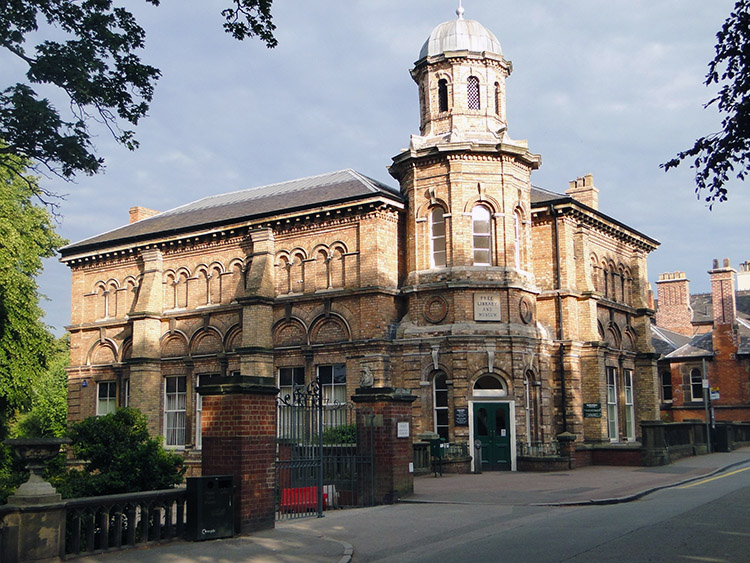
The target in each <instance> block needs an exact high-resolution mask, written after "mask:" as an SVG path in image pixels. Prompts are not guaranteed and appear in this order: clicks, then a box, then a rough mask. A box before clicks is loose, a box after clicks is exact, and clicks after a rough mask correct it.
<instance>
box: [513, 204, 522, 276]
mask: <svg viewBox="0 0 750 563" xmlns="http://www.w3.org/2000/svg"><path fill="white" fill-rule="evenodd" d="M513 257H514V259H515V264H516V268H518V269H521V214H520V213H519V212H518V210H516V211H514V212H513Z"/></svg>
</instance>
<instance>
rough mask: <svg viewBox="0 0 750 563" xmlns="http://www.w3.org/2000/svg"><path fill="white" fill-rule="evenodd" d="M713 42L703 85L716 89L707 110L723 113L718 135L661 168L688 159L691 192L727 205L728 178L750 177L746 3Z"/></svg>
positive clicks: (746, 0)
mask: <svg viewBox="0 0 750 563" xmlns="http://www.w3.org/2000/svg"><path fill="white" fill-rule="evenodd" d="M716 38H717V40H718V41H717V44H716V56H715V57H714V60H713V61H711V62H710V63H709V65H708V75H707V76H706V81H705V84H706V86H711V85H712V84H716V85H718V86H721V88H720V90H719V94H718V95H717V96H716V97H714V98H712V99H711V100H710V101H709V102H708V103H707V104H706V107H708V106H711V105H713V104H716V106H717V108H718V110H719V112H720V113H722V114H724V118H723V119H722V122H721V126H722V130H721V131H719V132H717V133H712V134H709V135H706V136H704V137H701V138H699V139H697V140H696V141H695V144H694V145H693V147H692V148H690V149H688V150H685V151H682V152H680V153H678V154H677V155H676V156H675V158H673V159H671V160H669V161H668V162H666V163H664V164H662V165H661V166H662V168H664V169H665V170H669V169H671V168H675V167H677V166H679V165H680V164H682V162H683V161H685V160H691V159H692V161H693V162H692V165H691V168H693V169H694V170H695V184H696V188H695V192H696V194H698V195H699V196H703V197H704V198H705V201H706V202H707V203H709V204H710V205H713V204H714V203H715V202H716V201H719V202H721V201H726V199H727V194H728V192H727V188H726V183H727V182H729V181H730V179H731V176H735V177H736V178H738V179H739V180H745V178H746V177H747V175H748V173H750V0H739V1H738V2H737V3H736V4H735V6H734V10H733V11H732V13H731V14H730V15H729V18H728V19H727V21H726V22H725V23H724V25H723V26H722V28H721V30H720V31H719V32H718V33H717V34H716Z"/></svg>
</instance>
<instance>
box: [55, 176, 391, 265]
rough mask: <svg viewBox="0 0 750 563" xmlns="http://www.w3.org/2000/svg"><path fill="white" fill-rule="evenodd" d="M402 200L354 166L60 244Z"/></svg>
mask: <svg viewBox="0 0 750 563" xmlns="http://www.w3.org/2000/svg"><path fill="white" fill-rule="evenodd" d="M377 195H380V196H384V197H386V198H388V199H391V200H395V201H398V202H403V199H402V197H401V195H400V193H399V190H398V188H393V187H391V186H388V185H386V184H383V183H381V182H378V181H377V180H373V179H372V178H368V177H367V176H364V175H362V174H359V173H358V172H355V171H354V170H351V169H347V170H340V171H338V172H329V173H327V174H321V175H318V176H310V177H308V178H300V179H297V180H291V181H288V182H280V183H277V184H270V185H267V186H259V187H256V188H250V189H245V190H240V191H236V192H230V193H224V194H219V195H212V196H208V197H204V198H203V199H199V200H198V201H194V202H192V203H188V204H186V205H182V206H180V207H176V208H174V209H171V210H169V211H164V212H163V213H159V214H158V215H154V216H153V217H149V218H147V219H142V220H140V221H137V222H135V223H131V224H129V225H125V226H123V227H119V228H117V229H114V230H112V231H109V232H106V233H103V234H100V235H97V236H95V237H91V238H88V239H85V240H82V241H80V242H75V243H73V244H69V245H67V246H65V247H63V248H62V249H61V250H60V254H61V255H62V257H63V258H65V257H66V256H70V255H71V254H74V253H76V252H81V251H86V250H91V249H94V248H96V247H99V246H105V245H108V244H112V243H115V242H116V243H124V242H137V241H142V240H148V239H152V238H155V237H158V236H165V235H171V234H177V233H180V232H185V231H192V230H197V229H201V228H210V227H212V226H217V225H222V224H227V223H232V222H237V221H242V220H250V219H258V218H262V217H265V216H270V215H276V214H278V213H282V212H292V211H295V210H300V209H305V208H310V207H319V206H322V205H330V204H333V203H346V202H356V201H357V200H362V199H367V198H370V197H372V196H377Z"/></svg>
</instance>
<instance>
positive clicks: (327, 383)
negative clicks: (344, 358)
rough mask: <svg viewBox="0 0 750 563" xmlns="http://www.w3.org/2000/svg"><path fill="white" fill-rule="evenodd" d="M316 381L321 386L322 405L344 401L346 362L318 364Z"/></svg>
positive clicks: (338, 403) (339, 403) (341, 403)
mask: <svg viewBox="0 0 750 563" xmlns="http://www.w3.org/2000/svg"><path fill="white" fill-rule="evenodd" d="M318 381H319V382H320V386H321V387H322V388H323V404H324V405H329V406H332V405H343V404H344V403H346V364H331V365H324V366H318Z"/></svg>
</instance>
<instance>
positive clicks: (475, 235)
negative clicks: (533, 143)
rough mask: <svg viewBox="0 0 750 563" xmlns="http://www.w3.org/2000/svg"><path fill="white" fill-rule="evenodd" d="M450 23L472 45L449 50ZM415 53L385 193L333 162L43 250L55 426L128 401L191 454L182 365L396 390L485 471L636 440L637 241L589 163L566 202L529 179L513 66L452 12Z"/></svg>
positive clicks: (647, 379) (639, 408)
mask: <svg viewBox="0 0 750 563" xmlns="http://www.w3.org/2000/svg"><path fill="white" fill-rule="evenodd" d="M469 23H470V24H472V25H471V27H470V31H471V33H472V34H474V35H473V40H478V41H479V43H476V41H475V42H474V43H472V45H476V44H483V45H485V46H486V47H484V49H485V50H482V51H475V50H472V48H470V47H471V46H470V45H469V46H466V48H464V46H462V45H461V44H460V40H461V39H460V38H462V37H463V38H466V37H468V35H467V33H462V26H465V25H468V24H469ZM451 34H453V35H451ZM451 37H453V38H454V39H455V37H458V38H459V39H458V43H456V41H455V40H453V39H451ZM422 52H423V56H422V57H421V58H420V60H419V61H418V62H417V63H416V65H415V68H414V69H413V70H412V77H413V78H414V80H415V81H416V83H417V85H418V89H419V102H420V120H421V126H420V135H418V136H417V135H415V136H412V139H411V143H410V146H409V148H408V149H407V150H405V151H404V152H402V153H400V154H399V155H397V156H396V157H394V159H393V163H392V164H391V166H390V168H389V172H390V174H391V175H392V176H393V177H394V178H395V179H396V180H397V181H398V184H399V187H400V189H398V190H396V189H392V188H389V187H388V186H384V185H382V184H379V183H377V182H375V181H373V180H370V179H369V178H365V177H363V176H361V175H359V174H357V173H355V172H352V171H342V172H338V173H332V174H329V175H323V176H320V177H315V178H306V179H301V180H296V181H293V182H287V183H284V184H279V185H275V186H265V187H262V188H257V189H254V190H246V191H245V192H237V193H236V194H226V195H219V196H211V197H209V198H207V200H206V202H205V203H204V202H203V200H202V201H200V202H195V203H193V204H189V205H188V206H183V207H181V208H177V209H175V210H172V211H169V212H166V213H163V214H157V215H151V211H150V210H146V209H143V208H137V209H135V210H133V211H131V219H132V220H133V222H132V223H131V224H129V225H126V226H124V227H122V228H121V229H117V230H115V231H112V232H110V233H105V234H104V235H100V236H98V237H93V238H91V239H88V240H86V241H82V242H80V243H75V244H72V245H70V246H68V247H66V248H64V249H63V251H62V256H63V257H62V260H63V261H64V262H65V263H66V264H68V265H69V266H70V268H71V270H72V272H73V288H72V295H73V300H72V302H73V308H72V320H71V326H70V327H69V330H70V332H71V346H72V361H71V368H70V370H69V404H70V410H69V413H70V418H71V419H72V420H78V419H80V418H82V417H84V416H89V415H92V414H96V413H97V412H98V413H102V412H106V411H107V410H108V409H110V408H113V407H114V406H115V405H123V404H129V405H131V406H134V407H137V408H139V409H141V410H142V411H144V412H145V413H146V414H147V416H148V417H149V421H150V429H151V431H152V432H153V433H155V434H163V435H164V436H165V438H166V443H167V445H168V446H169V447H176V448H181V449H184V450H185V451H186V455H187V457H188V460H189V461H191V460H196V461H197V460H198V459H199V457H200V448H201V445H202V444H201V436H200V431H199V429H200V417H201V413H202V405H201V401H200V399H199V397H198V396H197V395H196V393H195V388H196V386H197V385H199V383H200V379H201V378H203V377H208V376H211V375H228V374H233V373H238V374H241V375H242V376H254V377H273V378H275V380H276V381H277V383H278V385H279V387H281V388H282V389H283V388H284V387H290V386H291V385H292V384H293V383H301V382H302V381H310V380H311V379H312V378H315V377H319V378H320V379H321V382H322V383H323V385H324V390H325V393H326V395H325V396H326V398H327V400H329V401H338V400H348V399H349V398H350V397H352V396H353V395H354V394H355V392H356V390H357V388H359V387H360V375H366V378H365V379H369V378H370V377H372V384H373V385H374V387H376V388H377V387H383V388H393V389H406V390H408V391H410V392H411V393H412V394H413V395H415V396H416V400H415V401H414V402H413V403H410V404H408V405H407V406H406V407H404V406H402V407H401V408H406V409H407V410H408V411H409V412H410V413H411V417H412V425H411V429H412V435H413V436H416V435H418V434H420V433H422V432H426V431H435V432H437V433H438V434H440V435H441V436H442V437H443V438H445V439H447V440H449V441H451V442H465V443H468V444H469V446H470V448H471V450H470V451H474V444H475V442H476V441H478V440H480V439H481V440H482V442H483V444H485V446H486V450H487V451H488V455H495V454H496V455H497V459H496V460H495V461H492V460H490V459H489V458H488V460H487V463H488V466H487V467H488V468H493V467H494V468H503V469H514V468H515V467H516V458H517V456H518V455H523V454H529V453H533V452H543V451H547V452H549V451H552V450H554V449H555V444H556V437H557V435H558V434H560V433H563V432H567V433H572V434H574V435H575V438H576V440H577V442H576V443H577V445H578V446H579V447H590V446H591V447H593V446H596V445H597V444H609V443H611V442H617V443H619V442H635V441H636V440H638V438H639V432H640V430H639V428H640V426H639V421H641V420H653V419H656V418H658V416H659V412H658V405H659V403H658V386H657V377H656V363H655V355H654V350H653V348H652V347H651V341H650V332H649V325H650V318H651V316H652V314H653V311H652V310H651V308H650V307H649V304H648V285H647V272H646V257H647V255H648V253H649V252H651V251H652V250H654V249H655V248H656V247H657V245H658V243H657V242H656V241H654V240H653V239H651V238H649V237H648V236H646V235H643V234H641V233H639V232H638V231H636V230H634V229H632V228H630V227H628V226H626V225H623V224H622V223H620V222H618V221H616V220H614V219H612V218H610V217H608V216H607V215H605V214H603V213H601V212H600V211H599V210H598V190H597V189H596V188H595V187H594V184H593V177H592V176H591V175H587V176H584V177H581V178H578V179H577V180H574V181H573V182H571V183H570V189H569V190H568V192H567V193H566V194H560V193H555V192H550V191H546V190H542V189H539V188H535V187H532V185H531V173H532V172H533V170H535V169H537V168H538V167H539V166H540V165H541V157H540V156H539V155H536V154H534V153H532V152H530V151H529V149H528V144H527V143H526V141H517V140H513V139H511V138H510V137H509V136H508V133H507V126H508V123H507V118H506V113H505V104H506V100H505V80H506V78H507V77H508V76H509V75H510V73H511V71H512V64H511V63H510V62H509V61H506V60H505V58H504V57H503V55H502V53H501V52H500V49H499V43H497V40H496V38H494V36H493V35H492V34H491V33H490V32H489V31H487V30H486V29H485V28H484V27H482V26H481V25H480V24H478V23H477V22H467V21H465V20H463V19H462V18H461V17H460V18H459V19H458V20H456V21H454V22H446V23H445V24H442V25H441V26H438V28H436V30H435V31H434V32H433V34H432V35H431V37H430V39H429V40H428V43H426V44H425V47H424V48H423V51H422ZM488 413H489V415H491V416H494V417H496V418H494V419H492V420H488V419H487V418H486V416H487V415H488ZM493 448H494V449H495V450H496V451H495V450H493ZM493 451H495V453H494V454H493V453H492V452H493ZM394 487H396V488H397V486H395V485H394Z"/></svg>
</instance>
